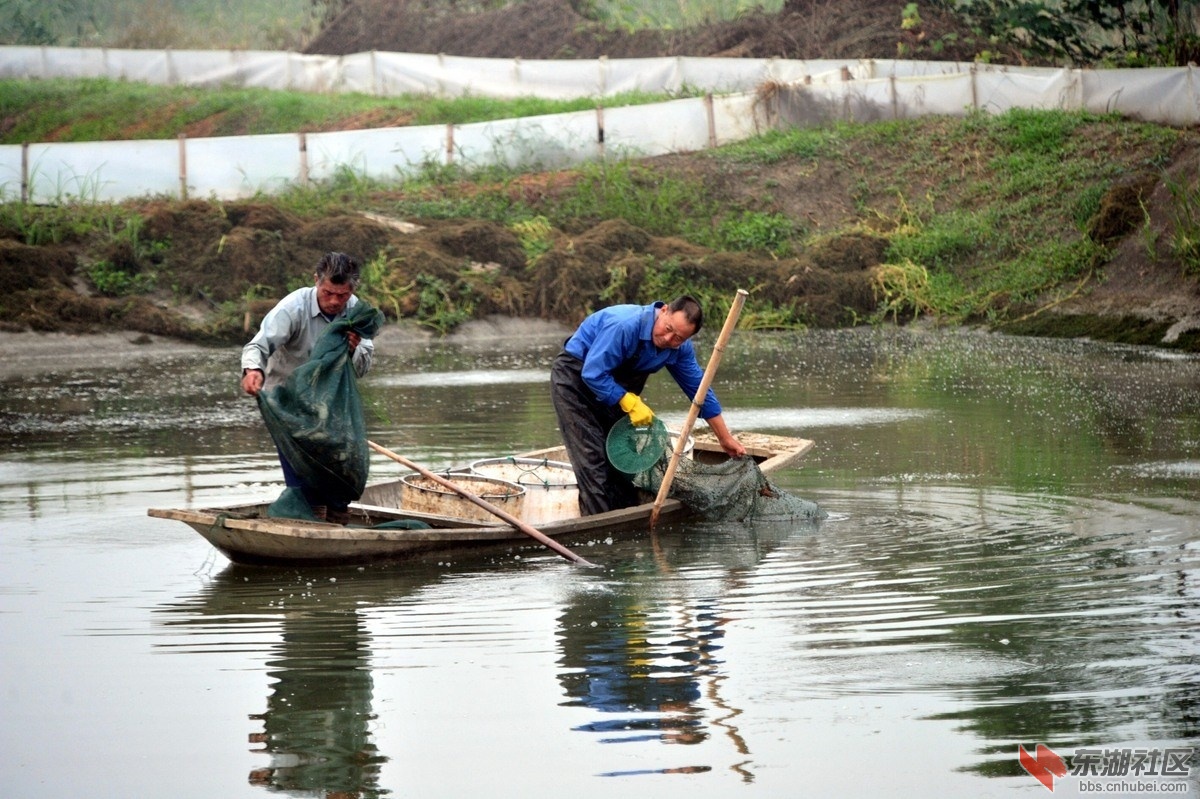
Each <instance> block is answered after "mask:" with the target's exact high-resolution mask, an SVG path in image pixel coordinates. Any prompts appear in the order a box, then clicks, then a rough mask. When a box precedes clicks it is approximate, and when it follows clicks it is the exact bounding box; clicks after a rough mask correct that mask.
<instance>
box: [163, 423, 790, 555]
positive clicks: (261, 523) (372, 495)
mask: <svg viewBox="0 0 1200 799" xmlns="http://www.w3.org/2000/svg"><path fill="white" fill-rule="evenodd" d="M751 440H752V441H753V442H756V443H754V444H753V445H751V444H748V445H747V451H748V453H749V454H750V455H752V456H753V457H755V458H756V459H757V460H758V461H759V463H760V468H761V469H762V470H763V472H764V473H770V472H772V471H776V470H778V469H782V468H785V467H786V466H789V465H791V464H792V463H794V462H795V461H796V460H798V459H799V458H800V457H802V456H803V455H804V454H805V453H806V452H808V450H809V449H811V448H812V446H813V442H812V441H809V440H807V439H794V438H785V437H780V436H756V437H754V438H753V439H751ZM743 443H747V442H746V437H743ZM521 457H523V458H551V459H557V460H563V459H564V453H563V451H562V449H561V448H553V449H548V450H539V451H537V452H531V453H526V454H525V455H522V456H521ZM694 457H696V458H697V459H698V460H699V459H704V458H708V459H712V460H717V459H720V458H723V457H724V455H723V453H721V451H720V447H719V446H717V445H716V444H715V442H706V441H697V443H696V445H695V451H694ZM402 493H403V482H402V480H392V481H387V482H383V483H378V484H374V485H371V486H368V488H367V490H366V491H365V492H364V494H363V499H364V500H367V502H357V503H352V504H351V506H350V513H351V519H350V524H349V525H348V526H341V525H334V524H328V523H325V522H313V521H302V520H297V519H278V518H271V517H268V516H267V508H268V506H269V504H270V503H268V502H260V503H254V504H248V505H232V506H227V507H221V508H205V509H198V510H186V509H161V508H151V509H150V510H148V511H147V513H148V514H149V515H150V516H153V517H156V518H162V519H172V520H176V521H181V522H183V523H184V524H187V525H188V526H189V527H191V528H192V529H193V530H195V531H196V532H197V533H199V534H200V535H201V536H203V537H204V538H205V540H207V541H208V542H209V543H210V544H212V545H213V546H214V547H216V549H218V550H219V551H220V552H221V553H222V554H224V555H225V556H226V557H227V558H229V559H230V560H231V561H233V562H235V563H245V564H255V565H281V566H282V565H288V566H294V565H303V564H309V565H325V564H339V565H340V564H353V563H365V562H371V561H379V560H405V559H409V558H414V557H420V556H423V555H428V554H431V553H439V554H440V553H453V552H463V551H471V550H480V549H485V548H495V547H501V548H509V549H512V548H535V549H540V548H542V545H541V544H539V543H538V542H537V541H535V540H534V539H532V538H531V537H529V536H528V535H526V534H525V533H524V532H522V531H521V530H519V529H517V528H516V527H513V526H510V525H508V524H505V523H501V522H499V521H498V520H497V523H494V524H493V523H490V522H487V521H478V520H475V519H465V518H457V517H453V516H443V515H438V514H433V513H426V512H421V511H414V510H411V509H406V508H404V507H403V506H402V505H401V496H402ZM643 498H644V499H645V500H646V501H645V502H643V503H642V504H640V505H637V506H634V507H631V508H623V509H620V510H615V511H609V512H607V513H600V514H595V515H592V516H578V515H573V516H571V517H568V518H563V519H556V520H552V521H547V522H545V523H543V524H539V525H538V528H537V529H538V531H539V532H541V533H542V534H544V535H546V536H547V537H549V538H552V539H555V540H557V541H560V542H561V543H563V544H567V543H572V544H578V545H582V546H586V545H588V544H589V543H591V542H599V541H601V540H603V539H604V538H606V537H608V536H610V535H615V534H618V533H620V532H623V531H629V530H643V531H644V530H645V529H646V528H647V524H648V522H649V518H650V514H651V512H652V510H653V506H654V502H653V500H654V498H653V497H650V496H648V495H646V494H643ZM686 512H687V509H686V508H685V507H684V506H683V505H682V504H681V503H680V502H679V501H678V500H674V499H668V500H666V501H665V502H664V503H663V505H662V507H661V508H660V511H659V520H660V522H662V521H667V520H670V519H672V518H675V517H679V516H681V515H684V514H686ZM406 522H420V523H423V524H424V525H427V526H425V527H421V528H419V529H401V528H396V527H390V526H388V525H396V524H401V523H406Z"/></svg>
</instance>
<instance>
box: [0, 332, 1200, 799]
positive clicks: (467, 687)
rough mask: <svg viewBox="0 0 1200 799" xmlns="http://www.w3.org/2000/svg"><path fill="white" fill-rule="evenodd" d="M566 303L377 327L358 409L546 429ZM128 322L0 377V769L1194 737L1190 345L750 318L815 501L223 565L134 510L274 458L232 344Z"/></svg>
mask: <svg viewBox="0 0 1200 799" xmlns="http://www.w3.org/2000/svg"><path fill="white" fill-rule="evenodd" d="M560 342H561V334H560V333H555V334H552V335H546V336H537V335H531V334H529V333H528V332H522V333H521V334H520V335H513V336H503V335H496V336H488V337H483V338H474V339H470V338H463V339H458V340H453V339H452V340H448V341H442V342H434V343H426V342H420V341H415V340H409V339H406V338H403V337H399V336H397V337H394V338H392V339H391V340H389V339H388V338H387V336H386V335H385V337H383V338H382V339H381V341H380V357H379V362H378V365H377V368H376V370H375V372H374V373H373V374H372V375H370V376H369V377H368V379H366V380H365V381H363V389H364V393H365V397H366V402H367V406H368V415H369V418H370V420H371V421H370V425H371V428H372V432H371V435H372V437H373V438H374V439H375V440H376V441H379V442H380V443H382V444H384V445H385V446H389V447H391V448H392V449H395V450H397V451H399V452H402V453H403V454H405V455H406V456H407V457H409V458H411V459H413V460H416V461H417V462H420V463H423V464H425V465H427V466H430V467H432V468H441V467H444V466H451V465H457V464H461V463H467V462H470V461H472V460H475V459H478V458H481V457H490V456H494V455H503V454H510V453H513V452H518V451H521V450H525V449H531V448H535V447H540V446H546V445H550V444H553V443H556V441H557V436H556V433H555V429H554V414H553V411H552V409H551V407H550V402H549V398H548V394H547V392H548V383H547V379H546V374H547V370H548V365H549V362H550V360H551V359H552V357H553V355H554V354H555V352H556V349H557V345H558V344H559V343H560ZM709 346H711V340H708V341H704V340H702V341H701V342H699V349H700V350H701V352H702V355H704V356H705V357H706V354H707V351H708V347H709ZM150 360H151V363H152V364H153V369H152V370H148V369H147V367H146V364H145V363H144V362H139V363H137V364H127V365H121V363H118V364H116V365H105V364H104V363H102V362H98V363H97V364H96V365H88V364H86V363H85V364H80V363H79V362H78V360H74V361H72V362H70V363H69V364H68V365H65V366H64V368H62V369H53V368H51V369H44V370H41V371H38V372H37V373H35V374H26V375H24V376H16V375H14V376H11V377H10V376H7V375H5V376H4V377H0V453H2V454H0V528H2V530H3V535H2V536H0V633H2V635H3V642H4V647H3V654H2V655H0V664H2V671H0V673H2V676H3V685H4V691H3V700H2V704H0V717H2V720H0V790H2V791H3V793H4V795H6V796H38V797H51V798H52V797H76V796H101V795H104V796H117V795H142V796H173V797H213V796H222V797H242V796H244V797H263V796H266V795H268V794H276V795H285V796H297V797H307V796H321V797H323V796H328V795H337V796H345V795H349V796H353V795H358V796H364V797H365V796H431V797H441V796H461V795H464V794H467V793H486V795H489V796H513V797H518V796H522V797H523V796H529V795H534V792H545V793H546V794H547V795H575V796H612V795H618V794H617V792H625V791H643V792H647V793H648V794H650V795H653V796H656V797H673V796H680V797H684V796H686V797H691V798H692V799H695V797H709V796H711V797H726V796H730V795H742V796H747V797H751V796H753V797H779V796H791V795H799V794H802V793H803V794H808V795H817V796H847V795H869V794H875V795H885V796H915V797H932V796H946V795H965V796H1012V795H1014V793H1016V794H1025V795H1042V794H1043V793H1044V792H1045V790H1046V789H1045V788H1044V787H1043V786H1042V785H1041V784H1040V783H1039V782H1037V781H1036V780H1035V779H1034V778H1033V777H1031V776H1030V775H1029V774H1028V773H1026V771H1025V770H1024V769H1022V768H1021V766H1020V765H1019V763H1018V761H1017V747H1018V744H1023V745H1024V746H1026V747H1027V748H1032V747H1033V745H1034V744H1036V743H1039V742H1040V743H1044V744H1047V745H1049V746H1050V747H1052V748H1053V749H1054V750H1055V751H1057V752H1058V753H1059V754H1061V755H1063V756H1064V757H1070V756H1071V755H1073V754H1074V753H1075V752H1076V750H1078V749H1082V748H1099V749H1102V750H1110V751H1114V752H1119V751H1122V750H1130V751H1134V750H1166V749H1168V748H1172V749H1189V748H1194V747H1198V745H1200V727H1198V725H1200V648H1198V644H1197V635H1198V631H1200V587H1198V577H1197V574H1198V572H1197V562H1198V561H1200V490H1198V489H1200V454H1198V451H1200V447H1198V443H1200V402H1198V400H1200V360H1197V359H1196V358H1194V357H1189V356H1180V355H1177V354H1172V353H1165V352H1159V351H1155V350H1152V349H1145V348H1133V347H1120V346H1111V345H1102V344H1096V343H1089V342H1071V341H1045V340H1036V339H1013V338H1007V337H1003V336H996V335H988V334H982V333H973V332H945V333H943V332H936V331H926V332H921V331H915V330H908V331H898V332H897V331H874V330H865V331H841V332H820V333H817V332H814V333H807V334H792V333H789V334H761V333H760V334H749V333H741V332H739V333H738V334H737V335H736V336H735V337H734V339H733V341H732V342H731V344H730V346H729V348H728V349H727V350H726V353H725V355H724V357H723V360H722V364H721V370H720V373H719V374H718V377H717V382H716V387H717V389H718V392H719V394H720V396H721V398H722V401H723V402H724V404H725V406H726V417H727V419H728V421H729V423H730V425H731V426H732V427H733V428H734V430H735V431H736V430H757V431H762V432H770V433H779V434H784V435H799V436H804V437H809V438H813V439H814V440H815V441H816V442H817V446H816V448H815V449H814V450H813V452H812V453H811V454H810V455H809V456H808V457H807V458H806V459H805V461H804V462H803V463H802V464H801V465H800V467H799V468H796V469H793V470H789V471H787V472H784V473H782V474H779V475H777V476H776V477H777V482H779V483H780V484H781V485H782V486H784V487H785V488H786V489H787V490H789V491H790V492H792V493H795V494H796V495H798V496H802V497H804V498H806V499H811V500H814V501H816V502H818V503H819V504H820V505H821V506H822V507H823V508H824V509H825V510H827V511H828V512H829V514H830V518H829V519H827V520H825V521H823V522H820V523H792V524H774V525H755V526H750V527H747V526H745V525H738V524H728V523H721V524H718V523H711V522H703V521H691V522H686V523H678V524H674V525H666V526H665V528H664V529H660V530H659V531H658V534H657V535H656V536H654V537H651V536H650V535H649V534H638V535H633V536H630V537H627V538H625V537H623V538H619V539H617V540H609V539H597V540H592V541H583V542H580V543H579V544H578V545H577V546H576V547H575V548H576V549H578V550H579V551H580V554H583V555H584V556H585V557H587V558H588V559H589V560H592V561H595V562H597V563H600V564H602V565H603V566H604V568H603V569H602V570H586V569H579V568H576V567H572V566H571V565H569V564H567V563H566V562H565V561H563V560H561V559H560V558H558V557H557V556H554V555H552V554H549V553H546V552H543V551H540V550H538V549H536V548H526V549H521V550H519V551H505V550H499V551H495V552H492V553H488V554H481V555H474V556H456V557H455V558H453V559H451V558H446V557H442V558H437V557H433V558H429V559H427V560H426V561H422V562H419V563H415V564H409V565H404V566H394V565H393V566H385V565H373V566H367V567H363V568H339V569H301V570H297V569H251V568H245V567H235V566H232V565H230V564H228V563H227V562H226V561H225V559H224V558H223V557H222V556H220V555H219V554H217V553H216V552H215V551H214V550H212V548H211V547H210V546H209V545H208V544H207V543H206V542H204V541H203V539H201V538H200V537H199V536H197V535H196V534H195V533H194V532H192V531H191V530H190V528H187V527H186V526H184V525H182V524H180V523H176V522H169V521H166V520H161V519H151V518H148V517H147V516H146V515H145V511H146V508H148V507H185V506H201V505H212V504H218V503H222V502H231V501H238V500H241V499H243V498H246V497H250V496H253V497H264V498H272V497H274V496H275V495H277V493H278V492H279V490H280V487H281V486H280V476H279V473H278V465H277V463H276V461H275V456H274V454H273V451H272V450H271V447H270V442H269V439H268V437H267V435H266V433H265V430H264V429H263V427H262V423H261V421H260V420H259V419H258V417H257V411H256V410H255V408H254V405H253V403H252V402H250V401H248V400H247V399H246V398H244V397H241V396H239V395H238V392H237V384H236V362H237V351H236V349H228V350H226V349H223V350H197V351H191V350H188V351H182V352H177V353H172V354H170V355H169V356H163V357H154V358H151V359H150ZM646 398H647V401H648V402H649V404H650V405H651V407H653V408H654V409H655V410H656V411H657V412H659V413H660V414H662V415H663V416H664V417H666V419H667V421H668V422H669V423H672V422H674V423H678V422H680V421H682V420H683V418H684V415H685V413H686V408H687V404H686V400H685V399H684V398H683V397H682V395H680V394H679V392H678V391H676V390H674V389H673V388H672V386H671V385H670V383H669V381H668V380H667V378H665V376H662V377H657V378H654V379H652V381H651V383H650V389H649V390H648V391H647V395H646ZM372 469H373V477H374V478H375V479H383V478H388V477H394V476H397V475H398V474H399V473H400V472H401V469H400V467H398V466H397V465H396V464H393V463H391V462H390V461H385V460H382V459H381V460H376V461H373V463H372ZM1191 762H1192V764H1193V776H1192V777H1191V780H1192V781H1191V782H1190V783H1187V784H1186V785H1185V787H1186V788H1188V790H1189V791H1190V793H1189V794H1185V795H1193V796H1194V795H1197V794H1200V786H1198V784H1197V782H1196V778H1195V776H1194V774H1195V768H1194V767H1195V766H1196V765H1200V754H1193V756H1192V758H1191ZM1055 793H1056V794H1065V795H1080V794H1082V793H1084V791H1083V790H1082V786H1081V782H1080V780H1079V779H1078V778H1077V777H1070V776H1068V777H1066V778H1062V779H1060V780H1059V781H1058V785H1057V786H1056V791H1055ZM1107 795H1128V794H1122V793H1121V792H1112V791H1111V790H1110V792H1109V793H1108V794H1107Z"/></svg>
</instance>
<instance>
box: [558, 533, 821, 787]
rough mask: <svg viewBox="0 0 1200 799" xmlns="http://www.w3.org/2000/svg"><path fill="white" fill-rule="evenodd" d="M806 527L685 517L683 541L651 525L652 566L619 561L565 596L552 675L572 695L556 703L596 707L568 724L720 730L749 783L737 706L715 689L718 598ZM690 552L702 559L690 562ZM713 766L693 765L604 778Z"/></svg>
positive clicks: (720, 620) (680, 732)
mask: <svg viewBox="0 0 1200 799" xmlns="http://www.w3.org/2000/svg"><path fill="white" fill-rule="evenodd" d="M815 525H816V523H815V522H803V523H793V524H789V525H775V526H771V525H762V526H761V530H760V531H761V532H762V533H763V535H758V534H757V532H756V528H755V527H753V526H749V525H734V526H721V525H716V524H713V525H693V526H692V528H691V530H692V532H693V533H696V534H695V535H693V536H691V537H690V538H689V539H688V542H690V543H685V542H684V541H683V540H681V539H680V538H679V537H678V536H674V537H672V536H671V535H670V534H669V533H657V532H656V533H655V534H653V535H652V536H651V541H652V554H653V557H652V558H650V559H648V560H649V562H650V563H651V564H652V568H649V569H647V567H646V565H645V563H646V561H640V562H635V563H634V565H632V566H626V567H624V568H622V569H618V570H617V572H616V573H614V574H613V575H612V578H611V579H610V580H609V581H607V582H606V583H605V585H604V587H603V589H601V590H591V591H587V592H583V593H578V594H575V595H574V596H572V597H571V598H570V600H569V601H568V602H567V603H566V604H565V607H564V610H563V613H562V615H561V616H560V619H559V644H560V649H561V652H562V656H561V658H560V660H559V665H560V667H561V671H560V674H559V681H560V682H561V683H562V686H563V688H564V690H565V692H566V694H567V696H569V697H570V698H571V699H570V701H568V702H565V703H563V704H564V706H567V707H586V708H590V709H592V710H594V711H597V712H598V713H599V714H602V715H601V716H600V717H598V719H597V720H595V721H592V722H589V723H587V724H583V725H579V726H577V727H575V728H574V729H575V730H576V731H577V732H589V733H596V734H598V735H599V736H600V741H601V742H603V743H606V744H627V743H637V742H647V741H657V742H660V743H663V744H682V745H695V744H700V743H703V742H705V741H708V740H709V739H710V738H711V737H713V736H714V735H721V736H723V738H725V739H726V740H727V741H728V744H729V746H730V747H731V748H732V751H733V753H734V754H735V758H734V760H735V762H733V763H732V764H731V765H730V766H729V768H730V769H731V770H732V771H734V772H736V773H737V774H738V775H739V776H740V777H741V779H742V781H744V782H753V780H754V774H753V772H752V771H751V769H750V763H751V758H750V749H749V746H748V745H747V743H746V741H745V739H744V738H743V737H742V735H741V733H740V732H739V730H738V728H737V725H736V723H735V720H736V718H737V716H738V715H740V714H741V710H740V709H737V708H735V707H731V706H730V705H729V704H728V703H727V702H726V701H725V700H724V698H723V697H722V692H721V685H722V683H723V682H724V681H725V680H726V678H727V674H726V669H725V662H724V660H723V658H722V648H723V639H724V637H725V627H726V625H727V624H729V623H730V621H731V619H730V617H729V614H728V613H727V612H726V611H725V610H724V609H723V607H722V596H723V595H724V594H726V593H728V592H729V591H730V590H732V589H733V588H735V587H736V586H737V585H738V584H739V578H738V573H739V570H740V569H741V568H745V567H752V566H753V565H754V564H755V563H757V561H758V560H759V558H761V557H762V556H763V555H764V554H765V553H766V552H768V551H770V550H771V549H773V548H774V547H775V546H776V545H778V543H779V542H780V541H781V540H782V539H781V538H780V535H782V536H784V537H787V536H789V535H790V536H794V535H801V534H807V533H810V532H812V530H814V529H815ZM768 533H770V535H768ZM714 556H715V557H716V558H717V560H716V562H715V563H714V562H713V561H712V560H711V559H712V558H713V557H714ZM698 559H699V560H700V561H701V562H705V563H706V565H705V566H704V567H702V568H697V567H696V566H695V562H696V560H698ZM680 565H683V566H685V567H686V569H685V573H683V574H681V573H680V571H679V567H680ZM693 592H699V593H698V594H697V595H690V594H692V593H693ZM712 769H713V766H712V765H710V764H707V763H705V764H697V763H693V764H690V765H682V766H681V765H673V766H668V767H664V768H660V769H654V770H628V771H612V772H606V773H605V774H604V775H603V776H631V775H634V774H643V773H660V774H696V773H701V772H706V771H711V770H712Z"/></svg>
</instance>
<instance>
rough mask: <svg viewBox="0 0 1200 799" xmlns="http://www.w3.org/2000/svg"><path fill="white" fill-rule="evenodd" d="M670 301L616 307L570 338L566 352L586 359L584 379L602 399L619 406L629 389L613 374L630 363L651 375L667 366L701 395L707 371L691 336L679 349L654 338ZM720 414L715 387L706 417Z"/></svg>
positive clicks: (704, 408) (686, 389)
mask: <svg viewBox="0 0 1200 799" xmlns="http://www.w3.org/2000/svg"><path fill="white" fill-rule="evenodd" d="M664 304H665V303H663V302H656V303H654V304H652V305H611V306H609V307H608V308H604V309H602V310H599V311H596V312H595V313H593V314H592V315H591V316H589V317H588V318H586V319H584V320H583V324H581V325H580V326H579V329H578V330H576V331H575V334H574V335H573V336H571V338H570V339H568V340H567V344H566V351H567V352H568V353H570V354H571V355H574V356H575V357H576V358H578V359H579V360H581V361H583V370H582V375H583V382H585V383H587V385H588V388H590V389H591V390H592V392H593V393H594V394H595V395H596V398H597V399H598V400H600V401H601V402H604V403H607V404H609V405H616V404H617V403H619V402H620V401H621V397H623V396H625V389H624V388H622V387H621V385H620V384H618V383H617V381H616V380H614V379H613V374H612V373H613V370H615V369H616V368H617V367H619V366H620V365H621V364H623V363H626V362H627V361H629V362H630V366H631V367H632V368H633V369H634V371H637V372H644V373H646V374H651V373H653V372H657V371H659V370H660V369H663V368H665V369H666V370H667V372H668V373H670V375H671V377H673V378H674V379H675V382H676V383H677V384H678V385H679V388H680V389H682V390H683V393H684V394H685V395H687V398H688V400H689V401H691V400H692V399H694V398H695V396H696V392H697V391H698V390H699V389H700V383H701V382H702V381H703V380H704V370H703V369H701V368H700V364H699V363H697V361H696V350H695V348H694V347H692V342H691V340H690V339H689V340H688V341H685V342H683V344H681V345H680V346H679V348H678V349H670V348H668V349H659V348H658V347H656V346H654V340H653V338H652V336H651V333H652V331H653V329H654V318H655V316H656V314H657V312H658V309H659V308H661V307H662V306H663V305H664ZM631 359H632V360H631ZM720 413H721V403H719V402H718V401H717V395H716V394H714V393H713V390H712V389H711V388H710V389H709V390H708V393H707V394H705V395H704V402H703V404H702V405H701V406H700V418H701V419H711V418H713V417H714V416H719V415H720Z"/></svg>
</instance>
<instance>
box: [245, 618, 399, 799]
mask: <svg viewBox="0 0 1200 799" xmlns="http://www.w3.org/2000/svg"><path fill="white" fill-rule="evenodd" d="M368 644H369V636H368V635H367V633H366V631H365V630H364V629H363V627H362V623H361V621H360V619H359V617H358V614H356V613H354V612H353V611H349V610H333V611H301V612H298V613H296V614H294V615H291V614H289V615H287V616H285V617H284V618H283V620H282V640H281V641H280V643H279V644H278V645H277V646H276V648H275V650H276V651H275V654H276V657H275V658H274V659H273V660H271V661H270V662H269V663H268V666H269V667H270V675H271V676H272V677H273V678H274V680H275V683H274V686H273V688H272V691H271V694H270V696H268V697H267V710H266V712H265V713H262V714H257V715H253V716H251V718H254V719H260V720H261V721H262V725H263V729H262V732H260V733H253V734H251V736H250V740H251V742H253V743H262V744H263V748H262V750H261V751H263V752H266V753H268V754H269V755H270V757H271V764H270V766H268V767H265V768H260V769H255V770H254V771H252V772H251V773H250V782H251V783H252V784H255V785H262V786H265V787H267V788H270V789H272V790H277V791H287V792H305V793H308V794H311V795H317V796H324V797H375V796H381V795H383V794H384V793H386V792H385V791H381V790H379V788H378V783H379V772H380V768H381V767H382V765H383V763H384V762H385V761H386V760H387V758H385V757H383V756H382V755H380V754H379V751H378V749H376V747H375V744H374V743H372V741H371V732H370V723H371V721H372V720H373V719H374V718H375V716H374V714H373V713H372V711H371V688H372V685H371V670H370V664H369V663H368V660H369V650H368Z"/></svg>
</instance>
